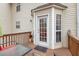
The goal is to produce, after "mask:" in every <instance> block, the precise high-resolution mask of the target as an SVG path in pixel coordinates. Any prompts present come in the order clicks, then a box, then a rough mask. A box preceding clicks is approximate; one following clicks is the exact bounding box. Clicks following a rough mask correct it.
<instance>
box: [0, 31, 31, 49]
mask: <svg viewBox="0 0 79 59" xmlns="http://www.w3.org/2000/svg"><path fill="white" fill-rule="evenodd" d="M30 36H31V32H22V33H13V34H5V35H3V36H0V47H3V48H4V47H8V46H10V45H16V44H22V45H24V46H27V44H28V40H29V39H30Z"/></svg>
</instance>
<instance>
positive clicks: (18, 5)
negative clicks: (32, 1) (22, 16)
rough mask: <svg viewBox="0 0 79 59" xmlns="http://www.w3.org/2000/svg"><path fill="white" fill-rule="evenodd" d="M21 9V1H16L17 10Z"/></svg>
mask: <svg viewBox="0 0 79 59" xmlns="http://www.w3.org/2000/svg"><path fill="white" fill-rule="evenodd" d="M20 10H21V3H16V12H20Z"/></svg>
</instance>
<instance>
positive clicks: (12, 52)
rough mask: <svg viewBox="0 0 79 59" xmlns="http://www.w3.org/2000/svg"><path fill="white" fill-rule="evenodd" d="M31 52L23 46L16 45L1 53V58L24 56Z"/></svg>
mask: <svg viewBox="0 0 79 59" xmlns="http://www.w3.org/2000/svg"><path fill="white" fill-rule="evenodd" d="M31 50H32V49H31V48H27V47H24V46H23V45H16V46H14V47H11V48H8V49H5V50H2V51H0V56H24V55H26V54H27V53H28V52H30V51H31Z"/></svg>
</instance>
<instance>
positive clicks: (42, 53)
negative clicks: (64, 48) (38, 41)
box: [27, 43, 54, 56]
mask: <svg viewBox="0 0 79 59" xmlns="http://www.w3.org/2000/svg"><path fill="white" fill-rule="evenodd" d="M29 47H30V48H32V49H33V50H32V51H30V52H29V53H28V54H27V55H28V56H33V55H34V54H35V55H36V54H38V55H39V56H54V53H53V49H48V50H47V52H45V53H44V52H41V51H38V50H35V49H34V48H35V45H34V44H33V43H30V44H29Z"/></svg>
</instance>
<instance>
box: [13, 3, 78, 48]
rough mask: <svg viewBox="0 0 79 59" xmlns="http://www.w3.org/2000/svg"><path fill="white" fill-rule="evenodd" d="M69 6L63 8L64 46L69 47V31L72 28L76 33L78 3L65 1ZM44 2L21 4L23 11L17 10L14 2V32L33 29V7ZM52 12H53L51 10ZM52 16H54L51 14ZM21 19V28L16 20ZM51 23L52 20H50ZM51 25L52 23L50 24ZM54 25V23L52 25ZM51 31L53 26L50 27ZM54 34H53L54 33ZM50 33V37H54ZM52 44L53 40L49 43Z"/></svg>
mask: <svg viewBox="0 0 79 59" xmlns="http://www.w3.org/2000/svg"><path fill="white" fill-rule="evenodd" d="M63 4H64V5H66V6H67V7H68V8H67V9H66V10H63V14H62V25H61V26H62V45H63V46H64V47H67V45H68V43H67V42H68V40H67V31H68V30H71V31H72V33H73V34H75V35H76V30H77V29H76V4H74V3H63ZM40 5H42V4H36V3H27V4H24V3H23V4H21V11H20V12H16V8H15V7H16V4H12V16H13V17H12V21H13V26H12V27H13V32H25V31H26V32H27V31H33V26H32V25H33V23H32V22H30V19H32V17H31V9H34V8H36V7H37V6H40ZM51 13H52V12H51ZM50 17H52V16H50ZM17 20H19V21H20V22H21V28H20V29H16V21H17ZM50 23H51V20H50ZM50 26H51V24H50ZM52 26H53V25H52ZM50 32H51V28H50ZM52 36H53V34H52ZM52 36H51V35H50V39H51V37H52ZM50 41H51V40H50ZM49 45H50V46H51V45H52V41H51V43H50V44H49Z"/></svg>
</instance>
